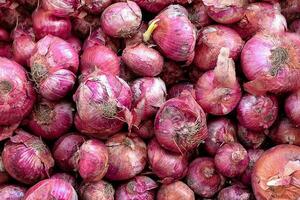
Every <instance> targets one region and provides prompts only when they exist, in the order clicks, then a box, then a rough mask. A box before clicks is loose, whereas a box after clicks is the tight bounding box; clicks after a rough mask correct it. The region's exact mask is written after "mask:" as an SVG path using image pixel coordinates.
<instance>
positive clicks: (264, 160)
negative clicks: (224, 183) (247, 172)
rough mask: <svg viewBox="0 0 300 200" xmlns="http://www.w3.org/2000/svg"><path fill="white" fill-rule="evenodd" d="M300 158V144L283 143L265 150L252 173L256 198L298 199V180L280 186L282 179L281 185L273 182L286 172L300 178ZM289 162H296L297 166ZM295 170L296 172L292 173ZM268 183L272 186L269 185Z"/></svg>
mask: <svg viewBox="0 0 300 200" xmlns="http://www.w3.org/2000/svg"><path fill="white" fill-rule="evenodd" d="M299 160H300V147H299V146H295V145H289V144H283V145H277V146H275V147H273V148H271V149H268V150H267V151H265V153H264V154H263V155H262V156H261V157H260V158H259V159H258V160H257V161H256V163H255V165H254V169H253V173H252V188H253V192H254V195H255V198H256V199H257V200H267V199H271V198H272V199H274V200H275V199H276V200H277V199H278V200H279V199H297V198H298V197H299V196H300V189H299V187H298V186H297V184H296V182H295V183H294V182H293V181H292V182H290V183H289V182H287V184H286V185H285V186H280V180H279V186H275V185H274V183H273V182H274V180H276V178H279V179H282V178H283V175H284V174H286V178H289V177H290V178H292V180H295V181H297V180H299V178H300V170H299ZM289 162H290V163H291V162H292V163H293V162H294V163H295V165H296V166H295V167H293V166H291V165H290V166H289V164H288V163H289ZM297 163H298V164H297ZM293 171H294V173H292V174H290V173H291V172H293ZM267 183H268V184H269V185H270V186H267ZM282 184H284V182H283V183H282ZM273 185H274V186H273Z"/></svg>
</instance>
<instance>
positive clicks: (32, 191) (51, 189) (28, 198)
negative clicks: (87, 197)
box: [24, 179, 78, 200]
mask: <svg viewBox="0 0 300 200" xmlns="http://www.w3.org/2000/svg"><path fill="white" fill-rule="evenodd" d="M53 198H54V199H59V200H77V199H78V196H77V194H76V191H75V189H74V188H73V187H72V185H71V184H70V183H68V182H66V181H64V180H62V179H45V180H42V181H40V182H38V183H37V184H35V185H34V186H32V187H31V188H29V190H27V192H26V194H25V197H24V200H36V199H43V200H52V199H53Z"/></svg>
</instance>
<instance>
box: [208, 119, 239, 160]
mask: <svg viewBox="0 0 300 200" xmlns="http://www.w3.org/2000/svg"><path fill="white" fill-rule="evenodd" d="M207 129H208V137H207V138H206V140H205V143H204V149H205V151H206V152H207V153H209V154H210V155H211V156H214V155H215V154H216V152H217V151H218V149H219V148H220V147H221V146H222V145H223V144H227V143H233V142H236V141H237V140H236V128H235V125H234V124H233V123H232V121H231V120H229V119H227V118H223V117H222V118H217V119H214V120H212V121H209V122H208V124H207Z"/></svg>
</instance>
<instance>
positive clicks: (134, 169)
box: [105, 133, 147, 181]
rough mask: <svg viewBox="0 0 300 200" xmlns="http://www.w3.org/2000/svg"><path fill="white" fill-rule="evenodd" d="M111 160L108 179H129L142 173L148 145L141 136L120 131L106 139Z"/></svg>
mask: <svg viewBox="0 0 300 200" xmlns="http://www.w3.org/2000/svg"><path fill="white" fill-rule="evenodd" d="M105 144H106V146H107V148H108V154H109V161H108V171H107V173H106V175H105V177H106V179H108V180H111V181H117V180H127V179H130V178H133V177H134V176H136V175H137V174H139V173H141V172H142V171H143V169H144V168H145V166H146V163H147V146H146V144H145V143H144V141H143V140H142V139H140V138H139V137H130V136H127V135H125V134H124V133H118V134H116V135H114V136H112V137H110V138H109V139H108V140H107V141H106V143H105Z"/></svg>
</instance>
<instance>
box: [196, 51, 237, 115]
mask: <svg viewBox="0 0 300 200" xmlns="http://www.w3.org/2000/svg"><path fill="white" fill-rule="evenodd" d="M195 90H196V101H197V102H198V103H199V104H200V105H201V107H202V108H203V110H204V111H205V112H207V113H209V114H213V115H226V114H228V113H230V112H231V111H232V110H233V109H234V108H235V107H236V106H237V104H238V102H239V101H240V98H241V95H242V94H241V88H240V85H239V82H238V81H237V77H236V74H235V65H234V61H233V60H232V59H231V58H229V49H228V48H222V49H221V50H220V54H219V56H218V63H217V66H216V68H215V69H214V70H211V71H208V72H205V73H204V74H203V75H202V76H201V77H200V78H199V80H198V82H197V84H196V88H195Z"/></svg>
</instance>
